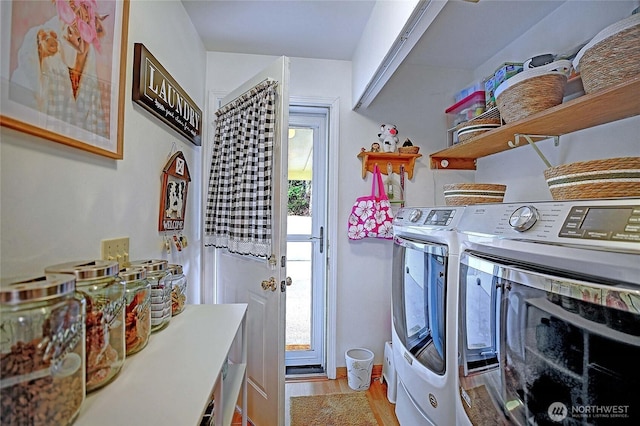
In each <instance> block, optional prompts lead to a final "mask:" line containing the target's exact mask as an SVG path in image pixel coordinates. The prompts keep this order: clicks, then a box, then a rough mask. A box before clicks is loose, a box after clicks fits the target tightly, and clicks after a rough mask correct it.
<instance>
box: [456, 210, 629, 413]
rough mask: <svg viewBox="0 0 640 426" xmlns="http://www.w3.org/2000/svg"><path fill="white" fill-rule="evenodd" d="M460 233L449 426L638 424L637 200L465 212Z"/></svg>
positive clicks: (460, 225)
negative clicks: (454, 396) (455, 385)
mask: <svg viewBox="0 0 640 426" xmlns="http://www.w3.org/2000/svg"><path fill="white" fill-rule="evenodd" d="M459 230H460V231H461V232H462V233H464V234H465V235H466V238H465V239H464V241H463V242H462V250H461V252H460V255H459V261H460V274H459V280H460V282H459V289H460V297H459V302H460V307H459V310H458V312H457V313H458V314H459V316H460V320H461V322H460V344H459V349H460V352H461V364H462V365H461V368H460V379H459V383H460V385H461V388H460V392H461V395H462V398H460V399H458V403H459V405H458V407H457V412H458V418H457V420H456V423H457V424H459V425H465V424H467V425H468V424H498V423H499V424H513V425H530V424H538V425H541V424H549V425H550V424H571V425H574V424H583V425H587V424H588V425H608V424H620V425H622V424H625V425H626V424H640V406H638V404H637V389H638V388H640V370H639V369H638V366H637V362H638V359H640V199H637V198H636V199H629V198H627V199H610V200H580V201H563V202H560V201H549V202H536V203H505V204H494V205H489V204H487V205H476V206H468V207H467V208H466V209H465V211H464V214H463V217H462V221H461V222H460V224H459ZM611 407H615V413H613V412H612V411H611V410H613V408H611ZM487 422H489V423H487ZM491 422H495V423H491ZM449 424H451V423H449Z"/></svg>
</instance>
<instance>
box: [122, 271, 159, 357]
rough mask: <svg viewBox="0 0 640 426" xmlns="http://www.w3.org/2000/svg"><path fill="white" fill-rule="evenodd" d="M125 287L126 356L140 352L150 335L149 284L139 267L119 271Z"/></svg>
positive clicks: (144, 272)
mask: <svg viewBox="0 0 640 426" xmlns="http://www.w3.org/2000/svg"><path fill="white" fill-rule="evenodd" d="M120 278H122V281H124V285H125V297H126V306H125V320H124V322H125V325H124V328H125V343H126V346H127V356H129V355H132V354H134V353H136V352H139V351H141V350H142V349H143V348H144V347H145V346H147V343H149V336H150V335H151V283H150V282H149V281H148V280H147V270H146V269H144V268H140V267H135V268H125V269H122V270H120Z"/></svg>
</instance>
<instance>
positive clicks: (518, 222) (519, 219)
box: [509, 206, 539, 232]
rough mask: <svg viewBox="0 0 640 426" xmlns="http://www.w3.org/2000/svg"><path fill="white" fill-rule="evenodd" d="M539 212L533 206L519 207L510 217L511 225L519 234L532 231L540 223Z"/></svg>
mask: <svg viewBox="0 0 640 426" xmlns="http://www.w3.org/2000/svg"><path fill="white" fill-rule="evenodd" d="M538 217H539V215H538V210H537V209H536V208H535V207H533V206H522V207H518V208H517V209H516V211H514V212H513V213H511V216H510V217H509V225H511V227H512V228H513V229H515V230H516V231H518V232H524V231H526V230H528V229H531V227H532V226H533V225H535V224H536V222H537V221H538Z"/></svg>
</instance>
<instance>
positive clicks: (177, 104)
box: [132, 43, 202, 146]
mask: <svg viewBox="0 0 640 426" xmlns="http://www.w3.org/2000/svg"><path fill="white" fill-rule="evenodd" d="M132 98H133V101H134V102H135V103H137V104H138V105H140V106H142V107H143V108H144V109H146V110H147V111H149V112H150V113H151V114H153V115H154V116H156V117H157V118H159V119H160V121H162V122H163V123H165V124H166V125H168V126H169V127H171V128H172V129H174V130H175V131H177V132H178V133H180V134H181V135H182V136H184V137H185V138H187V140H188V141H189V142H191V143H193V144H195V145H198V146H200V145H201V144H202V142H201V140H200V133H201V130H202V111H201V110H200V108H198V106H197V105H196V103H195V102H194V101H193V100H192V99H191V98H190V97H189V95H187V94H186V93H185V91H184V90H183V89H182V87H180V85H179V84H178V83H176V81H175V80H174V79H173V77H171V75H170V74H169V73H168V72H167V70H166V69H164V67H163V66H162V65H160V62H158V61H157V60H156V58H154V57H153V55H152V54H151V53H150V52H149V51H148V50H147V48H146V47H144V45H143V44H142V43H135V44H134V53H133V94H132Z"/></svg>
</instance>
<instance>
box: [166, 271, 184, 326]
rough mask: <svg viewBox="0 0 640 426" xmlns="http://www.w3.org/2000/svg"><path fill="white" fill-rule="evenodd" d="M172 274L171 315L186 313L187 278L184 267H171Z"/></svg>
mask: <svg viewBox="0 0 640 426" xmlns="http://www.w3.org/2000/svg"><path fill="white" fill-rule="evenodd" d="M168 270H169V272H170V273H171V315H178V314H179V313H180V312H182V311H184V307H185V305H186V304H187V277H186V276H185V275H184V273H183V272H182V265H169V269H168Z"/></svg>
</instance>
